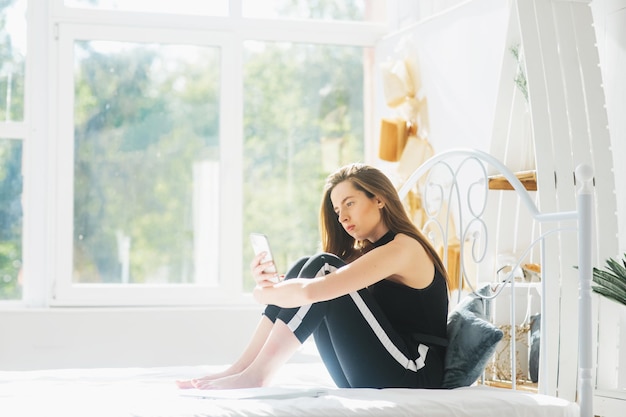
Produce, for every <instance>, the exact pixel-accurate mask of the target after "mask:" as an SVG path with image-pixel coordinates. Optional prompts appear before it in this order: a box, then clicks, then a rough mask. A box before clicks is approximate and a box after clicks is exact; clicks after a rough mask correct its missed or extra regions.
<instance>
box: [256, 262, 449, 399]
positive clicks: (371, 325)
mask: <svg viewBox="0 0 626 417" xmlns="http://www.w3.org/2000/svg"><path fill="white" fill-rule="evenodd" d="M344 265H345V262H344V261H342V260H341V259H340V258H338V257H337V256H335V255H332V254H327V253H323V254H319V255H316V256H314V257H311V258H303V259H301V260H299V261H298V262H297V263H296V264H295V265H294V266H293V267H291V269H290V270H289V271H288V272H287V274H286V279H289V278H294V277H306V278H311V277H315V276H322V275H324V274H328V273H330V272H332V271H333V270H335V269H338V268H340V267H342V266H344ZM264 314H265V315H266V316H267V317H268V318H269V319H270V320H271V321H272V322H275V321H276V319H279V320H281V321H283V322H284V323H285V324H286V325H287V326H288V327H289V328H290V329H291V330H292V331H293V333H294V335H295V336H296V337H297V338H298V340H300V342H301V343H303V342H304V341H305V340H306V339H307V338H308V337H309V336H310V335H311V334H313V336H314V338H315V344H316V345H317V349H318V350H319V353H320V356H321V358H322V360H323V361H324V364H325V365H326V368H327V369H328V372H329V373H330V375H331V377H332V378H333V380H334V381H335V383H336V384H337V386H338V387H340V388H390V387H405V388H439V387H440V385H441V380H442V375H443V355H442V354H441V351H440V350H439V349H437V348H431V347H428V346H426V345H424V344H415V343H412V342H411V339H410V337H403V336H401V335H400V334H398V332H396V331H395V330H394V329H393V327H392V326H391V324H390V323H389V321H388V320H387V318H386V317H385V314H384V313H383V312H382V311H381V309H380V307H379V306H378V303H377V302H376V300H375V299H374V298H373V296H372V295H371V294H370V292H369V290H367V289H366V288H365V289H361V290H359V291H357V292H353V293H350V294H347V295H344V296H341V297H338V298H335V299H332V300H328V301H323V302H318V303H314V304H309V305H305V306H302V307H298V308H280V307H278V306H275V305H268V306H267V308H266V309H265V312H264ZM427 359H428V360H427Z"/></svg>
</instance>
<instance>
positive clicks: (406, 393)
mask: <svg viewBox="0 0 626 417" xmlns="http://www.w3.org/2000/svg"><path fill="white" fill-rule="evenodd" d="M218 369H219V367H206V366H205V367H167V368H126V369H80V370H72V369H68V370H46V371H27V372H0V416H2V417H78V416H80V417H100V416H102V417H104V416H106V417H130V416H132V417H157V416H158V417H191V416H194V417H205V416H206V417H208V416H211V417H220V416H290V417H293V416H357V415H358V416H382V417H399V416H429V417H437V416H446V417H464V416H480V417H491V416H493V417H502V416H507V417H508V416H512V417H513V416H519V417H536V416H545V417H561V416H562V417H570V416H571V417H574V416H576V417H577V416H578V406H577V405H576V404H574V403H570V402H567V401H564V400H560V399H557V398H552V397H548V396H542V395H537V394H529V393H523V392H512V391H510V390H505V389H498V388H489V387H484V386H476V387H469V388H461V389H455V390H411V389H384V390H376V389H337V388H333V384H332V382H331V379H330V377H329V376H328V374H327V373H326V371H325V369H324V368H323V366H322V365H321V364H319V363H290V364H288V365H287V366H285V367H284V368H283V369H282V370H281V372H280V373H279V374H278V375H277V377H276V379H275V381H274V384H273V386H272V387H269V389H264V388H263V389H258V390H252V391H251V390H246V391H241V392H240V393H237V392H227V393H223V394H224V395H225V396H226V398H223V399H205V398H201V397H193V396H189V395H190V394H192V393H193V392H184V390H179V389H178V388H177V387H176V385H175V383H174V381H175V380H176V379H185V378H194V377H199V376H202V375H204V374H206V373H209V372H212V371H216V370H218ZM298 392H301V393H302V395H301V396H299V395H293V394H294V393H296V394H297V393H298ZM272 393H274V394H282V397H281V398H267V397H266V398H254V395H255V394H260V395H261V396H263V395H267V394H272ZM250 395H252V396H253V398H247V399H238V398H239V397H242V396H250ZM228 396H233V398H228ZM279 396H280V395H279Z"/></svg>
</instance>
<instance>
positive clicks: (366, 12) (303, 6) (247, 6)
mask: <svg viewBox="0 0 626 417" xmlns="http://www.w3.org/2000/svg"><path fill="white" fill-rule="evenodd" d="M384 3H385V1H384V0H344V1H335V0H322V1H320V0H315V1H313V0H243V3H242V7H243V15H244V16H245V17H251V18H292V19H316V20H354V21H382V20H384V19H385V16H384V13H383V6H384Z"/></svg>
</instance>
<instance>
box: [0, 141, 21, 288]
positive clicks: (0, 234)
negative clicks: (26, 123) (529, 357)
mask: <svg viewBox="0 0 626 417" xmlns="http://www.w3.org/2000/svg"><path fill="white" fill-rule="evenodd" d="M21 278H22V142H21V141H17V140H10V139H0V300H16V299H20V298H22V282H21Z"/></svg>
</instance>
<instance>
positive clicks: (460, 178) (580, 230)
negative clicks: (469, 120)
mask: <svg viewBox="0 0 626 417" xmlns="http://www.w3.org/2000/svg"><path fill="white" fill-rule="evenodd" d="M471 166H473V167H474V170H473V171H472V170H471V168H470V167H471ZM487 168H490V169H491V171H490V172H494V171H495V173H498V174H501V175H502V176H504V177H505V178H506V179H507V180H508V182H509V183H510V184H511V185H512V186H513V188H514V190H515V192H516V193H517V196H518V197H519V200H520V201H521V202H522V203H523V206H525V208H526V210H527V211H528V213H529V214H530V216H531V217H532V219H533V220H534V221H535V222H537V223H538V224H547V223H554V222H557V223H561V222H571V221H573V222H575V223H576V226H575V227H573V228H572V227H561V226H559V225H557V226H556V227H549V228H547V230H542V233H541V235H540V236H539V237H538V238H537V239H536V240H535V241H534V242H531V244H530V246H529V248H530V247H532V246H534V245H535V244H536V243H539V244H540V251H541V256H540V257H541V265H542V274H543V277H544V278H543V279H542V280H541V288H542V294H545V293H546V292H545V282H546V279H545V277H546V276H547V273H546V271H544V270H543V265H544V262H543V260H544V259H546V253H545V252H546V251H545V246H546V245H545V244H544V240H545V239H546V238H547V236H548V235H551V234H554V233H559V232H562V231H565V230H576V231H577V236H578V265H577V268H578V279H579V299H578V311H579V319H578V329H579V330H578V386H577V401H578V403H579V407H580V415H581V417H591V416H592V415H593V413H592V399H593V385H592V374H593V356H592V344H593V341H592V339H591V337H592V311H591V307H592V306H591V282H592V229H591V227H592V207H593V185H592V177H593V172H592V169H591V168H590V167H589V165H582V164H581V165H579V166H578V167H577V168H576V172H575V179H576V182H577V184H578V190H577V192H576V194H577V209H576V210H575V211H560V212H553V213H544V212H542V211H541V210H540V209H539V208H538V207H537V205H536V204H535V202H534V201H533V198H532V197H531V195H530V193H529V192H528V191H527V190H526V189H525V188H524V186H523V185H522V183H521V182H520V180H519V179H518V178H517V177H516V176H515V174H514V173H513V172H511V171H510V170H509V169H508V168H507V167H506V166H505V165H504V164H503V163H502V162H500V161H499V160H498V159H497V158H495V157H493V156H492V155H490V154H487V153H485V152H483V151H479V150H474V149H454V150H450V151H446V152H441V153H439V154H437V155H435V156H433V157H432V158H430V159H429V160H427V161H426V162H425V163H424V164H422V165H421V166H420V167H419V168H417V169H416V170H415V171H414V172H413V174H412V175H411V176H410V177H409V178H408V180H407V181H406V182H405V183H404V185H403V186H402V187H401V188H400V190H399V195H400V198H401V199H402V200H404V199H405V198H406V197H407V195H408V193H409V192H410V191H411V190H412V189H414V188H415V187H417V188H418V189H419V191H420V193H421V194H422V198H423V201H424V203H425V211H426V216H427V219H426V222H425V225H426V224H429V225H431V226H432V225H434V226H435V227H436V228H437V229H439V230H440V232H441V236H442V237H443V236H447V235H448V232H450V230H449V228H450V227H451V225H450V224H449V221H448V219H449V218H450V216H449V214H450V212H454V208H456V209H457V212H456V214H457V216H458V219H459V220H458V222H457V227H456V228H457V229H458V231H459V232H460V241H461V242H467V241H469V242H471V248H472V250H471V252H472V253H471V256H472V261H473V262H476V263H480V262H482V261H483V260H484V256H485V252H484V251H485V250H486V248H487V243H486V242H483V246H482V248H483V251H482V252H481V249H480V248H479V247H478V246H477V245H478V244H477V240H478V239H480V238H481V236H480V235H484V236H482V238H484V239H486V238H487V236H486V235H487V233H482V232H486V231H487V228H486V225H485V223H484V222H485V220H484V219H483V218H482V216H483V215H484V214H485V205H486V200H487V191H488V177H489V175H488V171H487ZM441 169H443V172H444V173H446V177H445V178H444V179H443V180H442V178H439V177H436V175H435V176H433V175H432V173H433V172H435V171H436V170H440V171H441ZM468 170H469V171H471V173H473V174H471V173H470V175H469V176H468V175H467V172H468ZM476 174H477V175H476ZM472 175H475V177H476V178H471V176H472ZM424 179H425V180H424ZM468 179H469V180H470V181H471V182H470V183H469V184H465V183H466V182H467V181H468ZM464 182H465V183H464ZM476 187H479V188H483V190H484V201H482V206H478V209H476V206H475V203H472V202H471V201H470V198H471V197H472V196H471V195H470V192H474V190H475V189H476ZM464 192H467V194H466V195H464ZM463 196H465V197H466V200H465V201H464V202H463V203H466V204H467V206H466V207H467V209H466V211H467V212H468V214H469V216H468V217H469V220H467V221H466V219H465V218H464V215H465V214H464V213H463V208H462V207H461V204H462V199H461V197H463ZM433 200H434V205H435V208H434V209H432V207H430V206H429V204H431V203H432V201H433ZM453 200H455V201H456V203H452V202H453ZM442 201H445V202H450V203H451V204H449V205H447V206H444V205H442V204H441V202H442ZM453 204H455V205H456V207H454V206H453ZM431 205H432V204H431ZM441 209H443V210H446V211H448V212H447V213H444V215H445V219H446V222H445V224H441V222H440V217H438V211H439V210H441ZM452 227H455V226H452ZM477 230H478V231H477ZM442 244H443V246H444V250H443V258H444V259H443V261H444V264H447V256H448V251H447V241H446V240H445V239H444V241H443V242H442ZM464 246H465V245H463V244H461V247H460V250H461V256H460V260H461V261H460V274H459V277H458V279H459V284H460V285H459V288H462V285H461V284H463V283H464V282H465V284H466V285H468V286H469V287H470V288H471V289H472V290H473V291H474V288H472V284H471V282H470V281H469V280H468V277H467V273H466V271H467V267H466V265H465V261H464V260H465V256H464V254H463V249H464ZM528 250H529V249H527V250H526V252H525V253H524V255H522V256H521V257H520V258H519V259H518V261H517V266H519V265H520V264H521V262H522V260H523V259H524V257H525V256H526V254H527V251H528ZM551 255H553V256H554V255H555V254H551ZM504 284H510V285H511V287H512V289H513V287H514V285H515V280H514V279H513V274H512V272H511V273H510V274H509V275H508V276H507V278H506V279H505V280H504ZM503 287H504V286H501V288H500V291H501V289H502V288H503ZM474 292H475V291H474ZM460 294H461V293H460V292H459V297H460ZM498 294H499V292H498V293H496V294H495V295H493V296H492V297H490V298H494V297H496V296H497V295H498ZM512 294H513V291H512ZM545 299H546V297H545V296H544V297H542V301H541V339H540V345H541V347H540V367H539V370H540V371H539V392H540V393H542V394H545V393H546V390H545V388H544V387H546V386H548V384H547V380H548V378H550V375H548V373H547V372H546V371H545V369H546V363H547V362H546V361H547V358H548V357H549V356H548V352H547V349H548V346H549V345H548V343H547V340H548V338H549V337H552V335H549V334H548V332H547V331H546V327H547V326H546V325H545V323H546V322H547V321H548V320H551V319H554V318H553V317H548V316H547V315H546V312H547V309H546V300H545ZM514 300H515V297H513V296H512V297H511V304H512V306H511V307H512V308H511V323H512V329H513V328H514V327H513V325H514V324H515V304H514V302H515V301H514ZM514 340H515V338H513V342H512V343H514ZM559 362H561V360H559ZM515 366H516V360H515V349H514V348H512V349H511V369H512V375H513V377H512V378H511V379H512V381H511V383H512V388H513V389H515V388H516V385H515V380H516V378H515V375H516V371H515ZM559 366H560V367H562V366H566V364H565V363H563V362H561V363H559Z"/></svg>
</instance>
